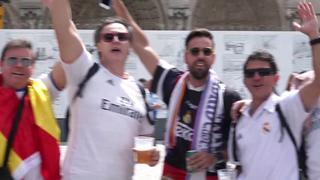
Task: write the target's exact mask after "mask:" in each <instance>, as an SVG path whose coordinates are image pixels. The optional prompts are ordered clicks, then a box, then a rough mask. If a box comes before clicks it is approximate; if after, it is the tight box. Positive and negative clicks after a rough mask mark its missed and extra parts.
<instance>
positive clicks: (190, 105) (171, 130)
mask: <svg viewBox="0 0 320 180" xmlns="http://www.w3.org/2000/svg"><path fill="white" fill-rule="evenodd" d="M113 8H114V9H115V11H116V13H117V15H118V16H120V17H123V18H125V19H127V20H128V21H129V22H130V24H131V25H132V26H133V39H134V41H133V42H132V43H133V48H134V50H135V51H136V53H137V54H138V55H139V57H140V59H141V61H142V63H143V64H144V65H145V67H146V68H147V69H148V71H149V72H150V73H151V74H152V75H153V81H152V91H153V92H155V93H157V94H158V95H159V97H161V98H162V100H163V101H164V102H165V103H166V104H167V105H168V107H169V114H168V116H169V119H168V121H167V129H166V134H165V145H166V149H167V153H166V158H165V165H164V172H163V175H164V177H166V178H169V179H175V180H182V179H185V178H193V179H199V178H200V176H202V177H205V176H207V179H217V177H216V174H215V165H216V164H219V163H218V162H223V161H224V150H225V149H226V141H227V139H228V133H229V124H230V117H229V110H228V108H230V106H231V104H232V102H234V101H236V100H239V99H240V97H239V95H238V93H236V92H234V91H231V90H229V89H228V88H227V89H226V88H225V86H224V85H223V84H222V83H221V82H220V81H219V80H218V78H217V76H216V74H215V73H214V72H213V71H212V70H210V68H211V66H212V65H213V63H214V60H215V49H214V48H215V45H214V40H213V36H212V35H211V33H210V32H209V31H208V30H207V29H196V30H193V31H191V32H190V33H189V35H188V36H187V38H186V42H185V47H186V51H185V63H186V64H187V66H188V71H186V72H183V71H181V70H178V69H177V68H175V67H172V66H170V65H168V64H167V63H165V62H164V61H160V60H159V56H158V54H157V53H155V52H154V50H153V49H152V48H151V47H150V45H149V42H148V40H147V38H146V36H145V34H144V33H143V32H142V30H141V28H140V27H139V26H138V25H137V24H136V23H135V22H134V20H133V19H132V17H131V16H130V14H129V12H128V10H127V9H126V7H125V5H124V4H123V2H122V1H121V0H113ZM225 98H226V99H228V100H229V103H226V104H224V103H225V102H226V101H225ZM228 104H229V105H228ZM225 107H227V108H226V109H225ZM189 150H195V151H196V152H195V153H194V154H193V155H191V156H188V158H187V152H188V151H189ZM222 165H223V164H222ZM187 167H188V172H189V173H187ZM216 167H217V166H216ZM199 171H200V173H196V172H199ZM201 173H202V174H201ZM200 174H201V175H200ZM196 175H199V176H197V177H195V176H196ZM191 176H192V177H191Z"/></svg>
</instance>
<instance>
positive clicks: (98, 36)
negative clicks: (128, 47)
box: [94, 17, 132, 45]
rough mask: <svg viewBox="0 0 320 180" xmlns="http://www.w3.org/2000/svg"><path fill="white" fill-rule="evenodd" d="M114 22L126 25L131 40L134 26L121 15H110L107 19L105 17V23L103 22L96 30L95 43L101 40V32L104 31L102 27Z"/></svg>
mask: <svg viewBox="0 0 320 180" xmlns="http://www.w3.org/2000/svg"><path fill="white" fill-rule="evenodd" d="M113 23H119V24H122V25H124V27H126V28H127V30H128V33H129V40H131V37H132V27H131V25H130V24H129V23H128V22H127V21H126V20H124V19H122V18H120V17H108V18H107V19H105V20H104V21H103V23H101V24H100V25H99V26H98V27H97V29H96V30H95V32H94V43H95V45H97V44H98V42H99V41H100V33H101V31H102V29H103V28H104V27H105V26H107V25H109V24H113Z"/></svg>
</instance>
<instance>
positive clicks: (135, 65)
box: [0, 30, 311, 118]
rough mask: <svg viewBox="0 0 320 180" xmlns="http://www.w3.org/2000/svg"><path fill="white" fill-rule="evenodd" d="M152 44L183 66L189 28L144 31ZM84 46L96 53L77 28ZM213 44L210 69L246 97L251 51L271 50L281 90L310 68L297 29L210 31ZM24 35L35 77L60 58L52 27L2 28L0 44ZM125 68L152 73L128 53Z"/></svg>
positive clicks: (88, 34)
mask: <svg viewBox="0 0 320 180" xmlns="http://www.w3.org/2000/svg"><path fill="white" fill-rule="evenodd" d="M145 32H146V33H147V36H148V38H149V40H150V42H151V46H152V47H153V48H154V49H155V50H156V51H157V52H158V53H159V54H160V56H161V58H162V59H163V60H166V61H168V62H169V63H171V64H173V65H175V66H177V67H179V68H180V69H185V68H186V67H185V65H184V59H183V58H184V39H185V37H186V35H187V34H188V32H189V31H145ZM79 33H80V36H81V37H82V39H83V41H84V43H85V45H86V48H87V49H88V50H89V51H91V52H93V54H96V51H95V47H94V43H93V31H92V30H80V31H79ZM212 34H213V35H214V37H215V43H216V61H215V64H214V67H213V69H214V70H215V71H216V72H217V74H218V75H219V77H220V78H221V80H222V81H224V82H225V83H226V84H227V85H228V86H231V87H233V88H235V89H236V90H238V91H239V92H240V93H241V95H242V96H243V97H244V98H246V97H248V92H247V90H246V88H245V87H244V85H243V82H242V66H243V62H244V61H245V59H246V58H247V56H248V55H249V54H250V53H251V52H252V51H254V50H258V49H264V50H267V51H269V52H271V53H272V54H273V55H274V56H275V58H276V62H277V64H278V66H279V69H280V81H279V83H278V87H277V90H278V92H282V91H283V90H284V88H285V86H286V81H287V78H288V76H289V74H290V73H291V72H300V71H304V70H309V69H311V48H310V46H309V40H308V38H307V37H306V36H305V35H303V34H302V33H299V32H284V31H281V32H276V31H273V32H270V31H269V32H263V31H258V32H257V31H212ZM14 38H25V39H29V40H30V41H32V43H33V45H34V50H35V52H36V54H37V55H38V56H39V60H38V61H37V64H36V71H35V74H34V76H35V77H37V76H39V75H40V74H41V73H48V72H49V71H50V68H51V67H52V65H53V64H54V62H55V61H56V60H57V59H58V57H59V55H58V54H59V52H58V46H57V42H56V38H55V34H54V32H53V31H52V30H1V31H0V47H1V49H2V47H3V45H4V44H5V43H6V42H7V41H8V40H10V39H14ZM126 70H127V71H128V72H129V73H130V74H131V75H132V76H134V77H136V78H137V79H138V78H142V77H143V78H146V77H150V78H151V76H150V75H149V74H148V72H147V71H146V70H145V68H144V67H143V65H142V64H141V63H140V61H139V59H138V57H137V56H136V55H135V54H134V53H133V52H131V53H130V56H129V60H128V61H127V63H126ZM65 99H66V98H65V93H63V94H62V96H61V97H60V98H59V100H58V101H57V102H55V106H54V107H55V111H56V114H57V117H58V118H63V117H64V114H65V107H66V101H65Z"/></svg>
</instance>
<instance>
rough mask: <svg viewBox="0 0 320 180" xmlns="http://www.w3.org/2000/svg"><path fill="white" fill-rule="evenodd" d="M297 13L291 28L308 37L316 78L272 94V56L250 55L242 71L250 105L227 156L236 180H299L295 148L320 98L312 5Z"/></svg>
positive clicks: (318, 40) (319, 42)
mask: <svg viewBox="0 0 320 180" xmlns="http://www.w3.org/2000/svg"><path fill="white" fill-rule="evenodd" d="M298 13H299V16H300V18H301V20H302V24H301V25H300V24H298V23H294V24H293V25H294V27H295V28H296V29H297V30H299V31H300V32H302V33H304V34H305V35H307V36H308V37H309V39H310V45H311V49H312V64H313V69H314V74H315V76H314V79H313V80H312V81H311V82H310V83H309V84H307V85H305V86H304V87H302V88H301V89H299V90H297V91H292V92H289V93H285V94H284V95H282V96H280V97H279V96H278V95H276V94H274V93H273V89H274V87H275V86H276V84H277V82H278V80H279V75H278V68H277V65H276V62H275V59H274V57H273V55H272V54H270V53H268V52H266V51H256V52H253V53H252V54H251V55H249V57H248V58H247V60H246V62H245V64H244V66H243V73H244V84H245V85H246V87H247V88H248V90H249V91H250V94H251V96H252V101H250V102H249V103H247V104H246V105H245V107H244V108H243V111H242V115H241V117H240V119H239V120H238V122H237V126H236V128H235V133H234V134H235V135H234V142H235V143H233V150H235V151H233V152H234V153H230V156H231V157H232V159H235V158H236V159H237V160H238V161H239V163H240V165H241V167H242V168H241V169H242V170H241V172H240V174H239V176H238V179H239V180H256V179H259V180H269V179H272V180H283V179H288V180H297V179H300V178H299V166H298V158H299V157H298V154H297V152H296V148H295V146H296V147H297V149H300V145H301V137H302V131H303V124H304V121H305V119H306V118H307V117H308V116H309V112H311V110H312V109H313V108H314V107H315V105H316V103H317V100H318V97H319V95H320V37H319V35H320V33H319V29H318V28H319V27H318V25H319V24H318V21H317V17H316V15H315V12H314V9H313V6H312V4H311V3H310V2H304V3H301V4H299V5H298ZM280 111H281V112H282V114H283V117H284V118H282V117H281V116H280V113H279V112H280ZM284 122H286V123H287V125H288V126H287V128H286V127H285V123H284ZM288 129H290V131H291V132H292V133H291V134H292V136H291V135H290V133H289V130H288ZM291 138H292V139H291ZM294 141H295V143H294ZM230 142H233V141H230Z"/></svg>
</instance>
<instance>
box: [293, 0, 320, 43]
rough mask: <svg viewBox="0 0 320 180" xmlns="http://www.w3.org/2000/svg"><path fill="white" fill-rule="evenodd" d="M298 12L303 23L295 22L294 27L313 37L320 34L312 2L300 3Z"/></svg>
mask: <svg viewBox="0 0 320 180" xmlns="http://www.w3.org/2000/svg"><path fill="white" fill-rule="evenodd" d="M298 14H299V16H300V19H301V20H302V23H301V24H299V23H297V22H293V24H292V25H293V27H294V28H295V29H296V30H297V31H300V32H302V33H304V34H306V35H308V36H309V37H310V38H311V39H312V38H316V37H318V36H319V33H318V28H319V27H318V19H317V16H316V13H315V11H314V8H313V5H312V4H311V2H303V3H299V5H298Z"/></svg>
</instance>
